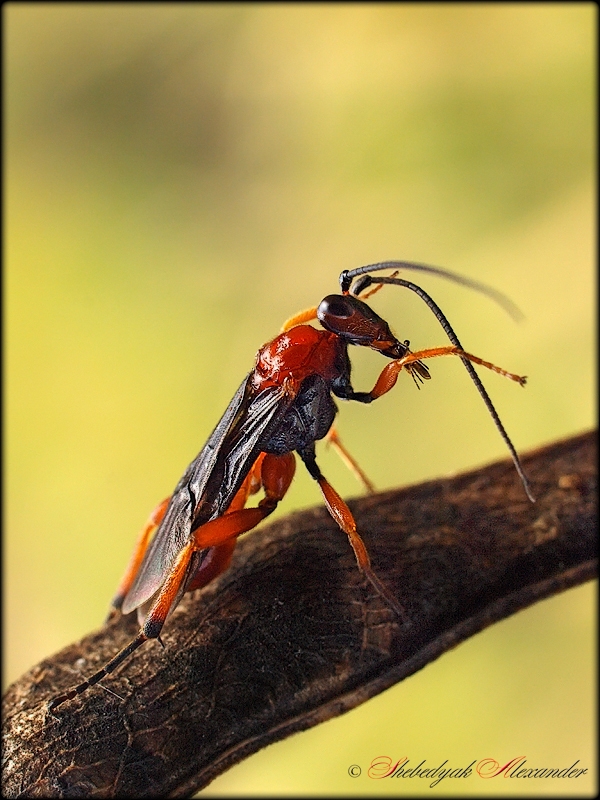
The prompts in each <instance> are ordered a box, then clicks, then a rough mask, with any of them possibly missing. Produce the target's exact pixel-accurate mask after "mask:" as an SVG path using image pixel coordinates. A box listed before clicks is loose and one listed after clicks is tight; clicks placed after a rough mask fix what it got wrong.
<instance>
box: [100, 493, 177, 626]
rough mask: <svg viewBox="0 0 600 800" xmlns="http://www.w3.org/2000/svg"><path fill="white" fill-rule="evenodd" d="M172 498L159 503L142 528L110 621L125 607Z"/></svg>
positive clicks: (113, 603)
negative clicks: (127, 596) (129, 592)
mask: <svg viewBox="0 0 600 800" xmlns="http://www.w3.org/2000/svg"><path fill="white" fill-rule="evenodd" d="M170 499H171V498H170V497H167V498H166V499H165V500H163V501H162V503H159V504H158V505H157V506H156V508H155V509H154V511H153V512H152V513H151V514H150V516H149V517H148V521H147V522H146V524H145V525H144V527H143V528H142V531H141V533H140V535H139V536H138V538H137V541H136V543H135V546H134V548H133V553H132V554H131V558H130V559H129V564H127V569H126V570H125V573H124V575H123V577H122V578H121V583H120V584H119V588H118V589H117V593H116V594H115V596H114V597H113V599H112V603H111V606H112V608H111V610H110V612H109V615H108V617H109V619H110V617H111V616H112V615H113V613H114V611H115V610H116V611H119V610H120V608H121V606H122V605H123V600H124V599H125V596H126V594H127V592H128V591H129V590H130V589H131V586H132V584H133V581H134V579H135V576H136V575H137V573H138V570H139V568H140V565H141V563H142V559H143V558H144V553H145V552H146V550H147V549H148V545H149V544H150V539H151V538H152V534H153V533H154V531H155V530H156V529H157V528H158V526H159V525H160V523H161V522H162V520H163V517H164V516H165V513H166V511H167V506H168V505H169V500H170Z"/></svg>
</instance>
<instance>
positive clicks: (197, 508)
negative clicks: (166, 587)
mask: <svg viewBox="0 0 600 800" xmlns="http://www.w3.org/2000/svg"><path fill="white" fill-rule="evenodd" d="M249 377H250V376H249V375H247V376H246V378H245V379H244V381H243V382H242V384H241V386H240V388H239V389H238V390H237V392H236V393H235V396H234V398H233V400H232V401H231V403H230V404H229V405H228V407H227V410H226V411H225V413H224V414H223V416H222V417H221V419H220V420H219V422H218V423H217V426H216V427H215V429H214V431H213V432H212V433H211V435H210V436H209V438H208V441H207V442H206V444H205V445H204V447H203V448H202V450H201V451H200V453H199V454H198V456H197V457H196V458H195V459H194V460H193V461H192V463H191V464H190V465H189V467H188V468H187V469H186V471H185V473H184V474H183V476H182V477H181V480H180V481H179V483H178V484H177V486H176V487H175V491H174V492H173V495H172V496H171V500H170V502H169V505H168V507H167V511H166V513H165V516H164V518H163V520H162V522H161V524H160V525H159V527H158V530H157V531H156V534H155V536H154V539H153V540H152V542H151V543H150V545H149V547H148V549H147V551H146V553H145V555H144V559H143V561H142V564H141V566H140V569H139V571H138V574H137V575H136V578H135V580H134V582H133V585H132V586H131V589H130V590H129V592H128V593H127V595H126V597H125V600H124V601H123V606H122V611H123V613H124V614H129V612H130V611H133V610H134V609H135V608H137V607H138V606H140V605H142V604H143V603H145V602H146V601H147V600H148V599H149V598H151V597H152V596H153V595H154V594H155V593H156V592H157V591H158V589H159V588H160V586H161V584H162V583H163V581H164V579H165V577H166V576H167V575H168V573H169V571H170V569H171V568H172V566H173V564H174V562H175V559H176V558H177V555H178V554H179V553H180V552H181V550H182V549H183V547H184V546H185V544H186V543H187V542H188V540H189V538H190V533H191V531H192V530H195V529H196V528H197V527H198V526H199V525H202V524H204V523H205V522H208V521H209V520H211V519H215V518H216V517H218V516H220V515H221V514H223V513H225V511H226V510H227V508H228V507H229V505H230V503H231V501H232V500H233V498H234V496H235V494H236V492H237V491H238V489H239V488H240V486H241V485H242V483H243V481H244V478H245V477H246V475H247V474H248V472H249V471H250V469H251V467H252V465H253V464H254V462H255V461H256V459H257V457H258V455H259V453H260V452H261V443H262V442H265V441H266V440H267V439H268V437H269V435H270V433H271V431H272V430H273V429H274V428H275V427H276V425H277V424H278V422H279V421H280V419H281V418H282V416H283V415H285V413H286V411H287V410H288V408H289V406H290V405H291V403H292V402H293V400H294V397H293V395H290V394H289V392H284V391H283V389H282V388H281V387H276V386H274V387H271V388H269V389H265V390H263V391H262V392H260V393H259V394H258V395H256V396H254V397H252V396H251V395H250V393H249V390H248V379H249Z"/></svg>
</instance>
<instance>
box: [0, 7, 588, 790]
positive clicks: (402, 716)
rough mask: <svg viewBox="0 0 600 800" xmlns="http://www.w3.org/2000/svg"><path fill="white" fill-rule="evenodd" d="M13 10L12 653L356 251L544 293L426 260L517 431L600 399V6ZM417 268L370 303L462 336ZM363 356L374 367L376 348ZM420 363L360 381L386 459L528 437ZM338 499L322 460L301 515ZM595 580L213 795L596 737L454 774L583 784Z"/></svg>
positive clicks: (149, 503)
mask: <svg viewBox="0 0 600 800" xmlns="http://www.w3.org/2000/svg"><path fill="white" fill-rule="evenodd" d="M2 11H3V17H4V19H3V21H4V23H5V28H4V34H5V40H4V44H5V48H6V49H5V89H6V93H5V106H4V108H5V112H6V122H5V134H6V138H5V162H4V163H5V201H6V205H5V231H6V243H5V258H6V271H5V285H4V288H5V306H4V310H5V314H6V317H5V319H6V322H5V334H6V339H5V352H4V354H5V356H6V358H5V377H6V379H7V380H6V395H5V399H6V403H5V423H6V424H5V430H6V433H7V437H6V440H5V442H6V444H5V447H6V449H5V466H6V473H5V481H6V482H5V489H6V499H7V503H6V507H5V509H6V513H5V523H6V524H5V529H6V537H5V549H4V555H5V560H4V577H5V594H4V600H5V603H4V614H5V616H4V622H5V625H4V636H5V639H4V644H5V648H4V656H5V661H4V679H5V683H6V682H10V681H11V680H14V679H15V678H16V677H17V676H18V675H19V674H21V673H22V672H23V671H25V670H26V669H27V668H29V667H30V666H32V665H33V664H34V663H36V662H37V661H38V660H40V659H41V658H42V657H44V656H47V655H49V654H51V653H52V652H54V651H56V650H58V649H59V648H61V647H63V646H64V645H66V644H67V643H69V642H71V641H72V640H75V639H77V638H79V637H80V636H82V635H84V634H85V633H87V632H89V631H90V630H92V629H94V628H96V627H98V626H99V625H100V624H101V621H102V619H103V617H104V614H105V611H106V609H107V605H108V602H109V601H110V598H111V596H112V593H113V590H114V588H115V586H116V583H117V581H118V579H119V577H120V574H121V571H122V569H123V567H124V565H125V563H126V560H127V558H128V556H129V552H130V548H131V546H132V543H133V540H134V538H135V535H136V533H137V531H138V529H139V528H140V526H141V524H142V523H143V522H144V520H145V518H146V515H147V514H148V512H149V511H150V510H151V509H152V508H153V507H154V505H155V504H156V503H157V502H158V501H159V500H160V499H162V498H163V497H164V496H165V495H167V494H168V493H169V492H170V491H171V489H172V487H173V486H174V484H175V483H176V481H177V480H178V478H179V476H180V474H181V472H182V471H183V469H184V468H185V466H186V465H187V464H188V462H189V461H190V460H191V458H192V457H193V456H194V455H195V454H196V452H197V451H198V450H199V449H200V447H201V445H202V443H203V441H204V440H205V438H206V436H207V434H208V433H209V432H210V430H211V429H212V426H213V425H214V423H215V421H216V420H217V419H218V417H219V416H220V414H221V413H222V411H223V410H224V409H225V407H226V405H227V403H228V401H229V399H230V398H231V396H232V395H233V393H234V391H235V389H236V388H237V386H238V384H239V382H240V380H241V378H242V376H243V375H244V374H245V373H246V372H247V371H248V369H249V368H250V367H251V366H252V362H253V356H254V353H255V351H256V349H257V348H258V346H260V345H261V344H262V343H263V342H264V341H266V340H268V339H270V338H271V337H272V336H273V335H274V334H275V333H276V332H277V330H278V328H279V326H280V324H281V322H282V321H283V320H284V319H285V318H286V317H288V316H289V315H291V314H293V313H294V312H295V311H297V310H299V309H301V308H303V307H306V306H309V305H313V304H315V303H316V302H318V301H319V300H320V299H321V297H323V296H324V295H325V294H328V293H330V292H332V291H336V289H337V278H338V274H339V272H340V271H341V270H342V269H345V268H352V267H355V266H358V265H361V264H365V263H370V262H375V261H378V260H382V259H389V258H404V259H412V260H418V261H423V262H429V263H433V264H439V265H443V266H446V267H448V268H451V269H453V270H455V271H458V272H460V273H462V274H464V275H467V276H470V277H472V278H475V279H477V280H481V281H485V282H487V283H490V284H492V285H493V286H495V287H496V288H498V289H500V290H501V291H503V292H505V293H506V294H508V295H509V296H510V297H511V298H512V299H513V300H514V301H515V302H516V303H517V304H518V305H519V306H520V307H521V309H522V310H523V312H524V314H525V316H526V320H525V322H523V323H522V324H519V325H517V324H514V323H513V322H512V321H511V320H510V319H509V318H508V317H507V316H506V315H505V314H504V313H503V311H502V310H501V309H499V308H498V307H496V306H494V305H493V304H492V303H490V301H489V300H488V299H487V298H485V297H482V296H479V295H477V294H474V293H472V292H469V291H467V290H465V289H463V288H461V287H456V286H453V285H451V284H447V283H445V282H443V281H440V280H438V279H435V278H425V277H423V278H422V280H420V281H419V282H420V283H422V285H423V286H424V287H425V288H426V289H427V290H428V291H430V292H431V293H432V294H433V295H434V297H435V298H436V299H437V301H438V303H439V304H440V305H441V306H442V308H443V309H444V311H445V312H446V314H447V316H448V317H449V318H450V320H451V321H452V323H453V324H454V326H455V328H456V330H457V333H458V335H459V336H460V338H461V339H462V341H463V343H464V344H465V346H467V347H468V348H469V349H471V350H472V351H473V352H476V353H478V354H479V355H481V356H484V357H485V358H487V359H490V360H492V361H494V362H496V363H498V364H501V365H503V366H505V367H506V368H507V369H510V370H514V371H515V372H519V373H523V374H527V375H528V376H529V378H530V382H529V385H528V387H527V389H526V390H522V389H521V388H519V387H517V386H515V385H512V384H509V383H508V382H504V381H503V380H502V379H500V378H498V377H497V376H493V375H484V376H483V378H484V380H485V382H486V384H487V386H488V387H489V390H490V393H491V394H492V396H493V398H494V400H495V402H496V403H497V408H498V410H499V412H500V414H501V416H502V418H503V420H504V422H505V424H506V427H507V429H508V431H509V432H510V434H511V436H512V437H513V439H514V442H515V444H516V445H517V447H518V448H519V449H520V450H521V451H526V450H527V449H528V448H531V447H534V446H537V445H540V444H543V443H546V442H549V441H551V440H554V439H556V438H558V437H562V436H566V435H569V434H573V433H577V432H580V431H583V430H585V429H587V428H589V427H591V426H592V425H593V424H594V423H595V394H594V393H595V381H596V376H595V352H594V339H595V337H594V333H595V332H594V321H593V320H594V302H595V286H594V269H593V262H594V220H595V208H594V189H595V187H594V166H593V148H594V140H595V131H594V99H593V98H594V92H595V87H594V69H595V38H594V37H595V25H596V13H597V11H596V7H595V6H594V5H592V4H568V5H567V4H564V5H561V4H553V5H538V4H532V5H518V4H517V5H514V4H511V5H495V4H494V5H477V4H473V5H452V4H450V5H382V6H378V5H373V4H370V5H348V6H343V5H342V6H340V5H335V6H333V5H332V6H327V5H314V6H310V5H307V6H305V5H264V6H261V5H212V6H211V5H203V4H199V5H187V4H186V5H171V4H169V5H144V4H135V5H129V6H128V5H97V6H94V5H87V4H85V5H83V4H81V5H77V4H73V5H33V4H31V5H28V4H22V5H19V4H7V5H6V4H5V5H4V6H3V9H2ZM408 294H409V293H408V292H403V291H401V290H399V289H394V288H387V289H385V290H384V291H382V292H381V293H380V294H379V295H378V296H377V298H374V305H376V307H377V309H378V310H380V313H382V314H383V315H384V316H386V318H388V319H389V320H390V321H391V323H392V326H393V327H394V329H395V331H396V333H397V335H398V336H399V337H400V338H402V339H404V338H409V339H410V340H411V342H412V344H413V346H414V347H416V348H419V347H426V346H433V345H437V344H442V343H444V337H443V335H442V332H441V330H440V328H439V327H438V326H437V323H436V322H435V320H434V319H433V317H432V316H431V315H430V313H429V312H428V311H427V309H426V308H425V306H424V305H423V304H422V303H421V302H420V301H419V300H418V298H416V297H413V296H412V295H411V296H407V295H408ZM356 364H357V367H356V380H355V384H356V385H357V386H358V387H364V388H366V387H367V386H368V385H369V384H370V383H371V381H372V380H373V378H374V376H375V375H376V373H377V371H378V369H380V368H381V367H382V363H381V359H378V358H377V357H376V356H375V354H373V353H366V354H365V353H357V354H356ZM431 369H432V373H433V375H434V380H432V381H431V382H430V383H428V384H427V386H425V387H423V389H422V390H421V391H420V392H417V391H416V389H415V387H414V386H413V384H412V381H411V380H410V379H405V380H404V381H401V382H400V385H399V386H398V387H397V388H396V390H395V391H394V392H393V393H391V394H390V395H388V396H386V397H385V398H383V399H382V400H380V401H379V402H378V404H377V410H376V411H375V410H374V408H373V407H371V408H365V407H357V408H353V407H350V406H347V407H344V408H343V409H342V413H341V415H340V418H339V429H340V433H341V435H342V436H343V438H344V440H345V442H346V444H347V445H348V446H349V448H350V449H351V451H352V452H353V453H354V454H355V455H356V457H357V458H358V459H359V460H360V462H361V464H362V465H363V466H364V468H365V470H366V471H367V472H368V474H369V475H370V476H371V478H372V479H373V481H374V482H375V483H376V485H377V486H378V487H380V488H386V487H391V486H395V485H400V484H406V483H410V482H416V481H420V480H422V479H425V478H431V477H435V476H439V475H444V474H449V473H452V472H454V471H458V470H462V469H467V468H471V467H475V466H477V465H481V464H483V463H486V462H488V461H491V460H493V459H496V458H498V457H502V456H505V455H506V452H505V450H504V447H503V444H502V442H501V441H500V438H499V436H498V435H497V432H496V431H495V429H494V426H493V424H492V422H491V420H490V419H489V418H488V417H487V414H486V412H485V409H484V407H483V405H482V404H481V402H480V400H479V398H478V396H477V393H476V392H475V390H474V388H473V386H472V385H471V384H470V382H469V380H468V378H467V376H466V374H465V372H464V370H463V369H462V368H461V365H460V364H459V363H458V362H454V360H452V359H448V360H446V362H441V361H440V362H435V363H434V364H432V366H431ZM323 449H324V448H322V450H323ZM321 463H322V467H323V470H324V472H325V474H327V475H328V476H329V477H330V479H331V481H332V482H333V483H334V485H336V486H337V487H338V489H339V490H340V491H341V493H342V494H344V495H346V496H351V495H353V494H357V493H359V491H360V487H358V486H357V484H356V483H355V482H354V478H353V477H352V476H351V475H349V474H347V473H346V471H345V469H344V467H343V466H342V465H341V464H339V463H338V462H337V460H336V458H335V456H334V455H333V454H331V453H326V452H325V453H322V455H321ZM318 502H319V497H318V493H317V492H316V490H315V487H314V485H313V484H312V482H311V481H310V479H309V478H308V477H305V475H304V474H302V471H301V470H300V471H299V477H298V479H297V480H296V481H295V483H294V486H293V488H292V490H291V491H290V493H289V496H288V498H287V499H286V502H285V503H283V504H282V508H281V509H280V512H281V513H287V512H289V511H290V510H292V509H294V508H298V507H302V506H308V505H313V504H316V503H318ZM280 512H279V511H278V513H280ZM254 535H260V533H256V534H254ZM594 603H595V600H594V594H593V589H592V587H591V586H587V587H582V588H579V589H576V590H573V591H570V592H568V593H566V594H564V595H562V596H560V597H557V598H554V599H552V600H550V601H547V602H544V603H540V604H538V605H536V606H535V607H533V608H531V609H529V610H528V611H525V612H523V613H520V614H518V615H517V616H516V617H514V618H512V619H510V620H507V621H505V622H503V623H501V624H498V625H496V626H494V628H492V629H490V630H487V631H485V632H484V633H483V634H481V635H479V636H477V637H475V638H474V639H472V640H470V641H468V642H467V643H465V644H463V645H461V646H460V647H459V648H457V649H456V650H455V651H453V652H452V653H449V654H447V655H445V656H444V657H443V658H442V659H440V660H439V661H438V662H436V663H435V664H432V665H430V666H429V667H427V669H425V670H423V671H422V672H421V673H419V674H417V675H415V676H413V677H411V678H410V679H408V680H406V681H405V682H404V683H402V684H400V685H398V686H396V687H395V688H393V689H391V690H389V691H388V692H386V693H385V694H384V695H382V696H379V697H377V698H375V699H374V700H371V701H370V702H368V703H366V704H365V705H363V706H362V707H360V708H359V709H356V710H355V711H353V712H351V713H349V714H347V715H345V716H343V717H341V718H339V719H336V720H332V721H331V722H329V723H327V724H325V725H322V726H320V727H318V728H316V729H313V730H312V731H309V732H307V733H305V734H301V735H297V736H294V737H291V738H290V739H288V740H287V741H285V742H283V743H281V744H279V745H276V746H272V747H270V748H268V749H267V750H264V751H262V752H261V753H259V754H257V755H256V756H254V757H252V758H250V759H249V760H247V761H246V762H244V763H243V764H241V765H240V766H238V767H236V768H234V769H232V770H230V771H229V772H228V773H226V774H225V775H224V776H222V777H221V778H219V779H218V780H216V781H215V782H214V783H213V784H212V785H211V786H210V787H209V789H208V790H207V791H206V792H205V794H206V795H207V796H211V795H215V796H216V795H219V794H235V793H240V794H244V795H249V794H252V793H257V794H267V793H275V794H292V793H299V794H310V793H318V794H336V793H337V794H344V795H348V794H361V795H364V794H373V795H379V794H386V793H389V794H394V793H398V792H399V791H402V792H404V793H407V792H408V793H410V794H414V793H417V792H429V791H431V790H430V789H429V788H428V786H427V785H426V782H422V781H421V782H419V781H414V780H413V781H411V783H410V787H405V786H403V787H398V786H397V785H396V784H395V783H394V781H389V782H375V781H369V779H368V778H366V777H364V775H363V777H361V778H359V779H355V780H353V779H352V778H350V777H349V776H348V774H347V770H348V767H349V766H350V765H351V764H359V765H362V766H363V769H365V770H366V767H368V764H369V762H370V761H371V759H372V758H374V757H376V756H378V755H389V756H390V757H392V758H401V757H403V756H409V757H410V758H411V759H414V762H413V763H415V764H416V763H418V761H420V760H422V759H427V762H428V764H430V765H435V764H439V763H441V762H442V761H443V760H444V759H449V762H450V763H451V764H453V765H456V766H465V765H466V764H468V763H469V762H470V761H471V760H473V759H479V758H484V757H493V758H496V759H497V760H498V761H501V762H502V763H504V761H508V760H509V759H511V758H513V757H515V756H519V755H525V756H526V757H527V759H528V764H529V765H531V766H552V767H556V766H560V767H565V766H569V765H570V764H571V763H572V762H574V761H576V760H577V759H579V760H580V763H581V765H583V766H587V767H588V769H589V773H588V776H587V777H584V778H580V779H579V780H578V781H577V782H575V783H569V782H565V781H560V782H559V781H554V782H552V781H525V782H523V781H506V780H502V782H501V783H500V782H497V783H494V782H493V781H490V782H485V783H484V782H482V781H481V780H475V779H471V780H470V781H462V782H459V781H455V782H454V783H453V782H451V781H445V785H444V787H443V792H444V793H446V794H452V793H460V794H469V793H472V794H475V795H481V794H483V793H485V792H487V793H489V794H495V793H496V794H508V793H510V792H515V793H519V794H521V795H522V794H526V793H531V794H540V793H542V794H560V795H565V794H569V793H571V794H585V793H593V792H594V786H595V776H596V768H595V752H596V747H595V741H594V737H595V720H594V714H595V708H596V702H595V696H594V692H595V675H594V653H595V643H594V633H593V631H594V630H595V622H594V607H595V605H594ZM157 657H163V656H162V655H161V654H160V653H159V652H158V651H157ZM459 783H460V785H459ZM558 783H560V786H559V785H558ZM419 784H421V785H419ZM513 784H518V785H513ZM437 791H438V792H439V791H441V787H438V789H437Z"/></svg>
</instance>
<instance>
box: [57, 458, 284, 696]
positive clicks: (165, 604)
mask: <svg viewBox="0 0 600 800" xmlns="http://www.w3.org/2000/svg"><path fill="white" fill-rule="evenodd" d="M295 463H296V462H295V459H294V455H293V453H287V454H285V455H283V456H273V455H269V454H267V455H265V456H264V458H262V459H261V482H262V485H263V487H264V490H265V497H264V498H263V500H261V501H260V503H259V505H258V508H242V509H238V510H236V511H233V512H232V513H231V514H224V515H223V516H222V517H219V518H218V519H215V520H212V521H211V522H207V523H206V524H205V525H201V526H200V527H199V528H197V530H196V531H195V532H192V537H191V538H190V540H189V541H188V542H187V544H186V545H185V546H184V547H183V548H182V550H181V551H180V552H179V555H178V556H177V558H176V560H175V563H174V565H173V566H172V568H171V570H170V572H169V574H168V575H167V577H166V579H165V580H164V582H163V584H162V586H161V588H160V591H159V592H158V594H157V596H156V599H155V600H154V602H153V603H152V607H151V608H150V611H149V612H148V615H147V616H146V619H145V620H144V623H143V625H142V626H141V629H140V632H139V633H138V635H137V636H136V637H135V639H133V640H132V641H131V642H130V643H129V644H128V645H127V647H124V648H123V649H122V650H121V651H120V652H119V653H117V655H116V656H115V657H114V658H113V659H112V660H111V661H109V662H108V664H106V665H105V666H104V667H103V668H102V669H100V670H98V672H96V673H95V674H94V675H92V677H91V678H89V679H88V680H87V681H84V682H83V683H80V684H79V685H78V686H76V687H75V688H73V689H71V690H70V691H68V692H65V693H64V694H61V695H59V696H58V697H55V698H54V700H52V702H51V703H50V704H49V710H50V711H53V710H54V709H55V708H56V707H57V706H59V705H61V703H64V702H65V700H72V699H73V698H74V697H76V696H77V695H78V694H81V693H82V692H84V691H86V689H88V688H89V687H90V686H94V685H95V684H96V683H98V681H101V680H102V678H104V677H105V676H106V675H109V674H110V673H111V672H113V671H114V670H115V669H116V668H117V667H118V666H119V665H120V664H122V663H123V661H125V659H126V658H128V657H129V656H130V655H131V653H133V652H134V651H135V650H137V648H138V647H140V646H141V645H142V644H143V643H144V642H146V641H147V640H148V639H157V638H158V637H159V636H160V632H161V630H162V627H163V625H164V622H165V620H166V618H167V616H168V614H169V611H170V610H171V606H172V605H173V603H174V601H175V600H176V598H177V597H178V595H179V592H180V588H181V585H182V582H183V581H184V580H185V578H186V574H187V571H188V569H189V564H190V559H191V557H192V554H193V553H194V551H195V550H204V549H206V548H208V547H213V548H215V550H219V551H220V557H221V558H222V556H223V555H224V554H225V553H226V548H227V547H229V546H230V544H229V543H230V542H231V541H233V542H234V543H235V539H236V538H237V537H238V536H239V535H240V534H242V533H245V532H246V531H249V530H251V529H252V528H254V527H255V526H256V525H258V523H259V522H260V521H261V520H263V519H264V518H265V517H266V516H268V515H269V514H271V513H272V512H273V511H274V510H275V508H276V507H277V504H278V503H279V501H280V500H281V499H282V498H283V497H284V496H285V493H286V492H287V490H288V489H289V486H290V483H291V482H292V479H293V477H294V472H295V468H296V467H295ZM248 486H252V481H251V480H250V481H248ZM222 563H223V561H221V564H222ZM195 577H197V576H195Z"/></svg>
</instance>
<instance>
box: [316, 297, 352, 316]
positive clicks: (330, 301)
mask: <svg viewBox="0 0 600 800" xmlns="http://www.w3.org/2000/svg"><path fill="white" fill-rule="evenodd" d="M352 314H354V308H352V306H351V304H350V303H349V302H348V301H347V299H346V298H345V297H343V296H342V295H339V294H330V295H328V296H327V297H325V298H324V299H323V300H321V302H320V304H319V307H318V308H317V317H318V318H319V319H320V320H321V322H323V321H324V320H325V319H327V318H328V317H335V318H337V319H348V317H351V316H352Z"/></svg>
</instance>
